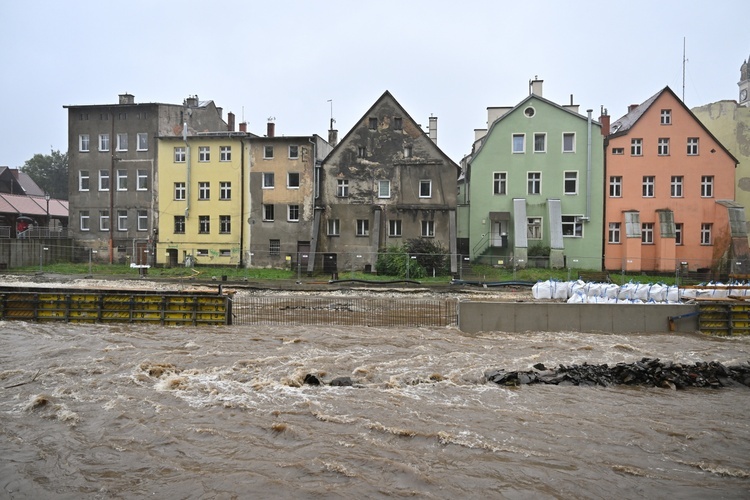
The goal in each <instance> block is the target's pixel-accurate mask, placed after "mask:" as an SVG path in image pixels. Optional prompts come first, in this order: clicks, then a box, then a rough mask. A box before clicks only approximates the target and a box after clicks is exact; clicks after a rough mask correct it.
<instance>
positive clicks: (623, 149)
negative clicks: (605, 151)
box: [612, 148, 625, 155]
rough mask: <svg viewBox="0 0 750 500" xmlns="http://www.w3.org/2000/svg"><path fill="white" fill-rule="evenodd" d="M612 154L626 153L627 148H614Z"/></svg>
mask: <svg viewBox="0 0 750 500" xmlns="http://www.w3.org/2000/svg"><path fill="white" fill-rule="evenodd" d="M612 154H613V155H624V154H625V148H612Z"/></svg>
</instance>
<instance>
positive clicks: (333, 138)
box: [328, 129, 339, 147]
mask: <svg viewBox="0 0 750 500" xmlns="http://www.w3.org/2000/svg"><path fill="white" fill-rule="evenodd" d="M338 142H339V131H338V130H334V129H329V130H328V144H330V145H331V147H333V146H335V145H336V144H338Z"/></svg>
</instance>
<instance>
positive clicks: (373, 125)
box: [369, 116, 378, 130]
mask: <svg viewBox="0 0 750 500" xmlns="http://www.w3.org/2000/svg"><path fill="white" fill-rule="evenodd" d="M369 128H370V130H377V129H378V119H377V118H375V117H372V116H371V117H370V124H369Z"/></svg>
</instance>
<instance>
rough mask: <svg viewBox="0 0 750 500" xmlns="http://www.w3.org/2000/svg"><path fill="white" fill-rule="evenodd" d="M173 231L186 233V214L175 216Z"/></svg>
mask: <svg viewBox="0 0 750 500" xmlns="http://www.w3.org/2000/svg"><path fill="white" fill-rule="evenodd" d="M173 233H174V234H185V216H184V215H175V216H174V226H173Z"/></svg>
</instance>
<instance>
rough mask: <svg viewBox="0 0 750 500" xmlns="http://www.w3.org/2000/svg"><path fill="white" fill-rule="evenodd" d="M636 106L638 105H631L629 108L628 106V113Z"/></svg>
mask: <svg viewBox="0 0 750 500" xmlns="http://www.w3.org/2000/svg"><path fill="white" fill-rule="evenodd" d="M638 106H639V104H631V105H630V106H628V113H630V112H631V111H633V110H634V109H635V108H637V107H638Z"/></svg>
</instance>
